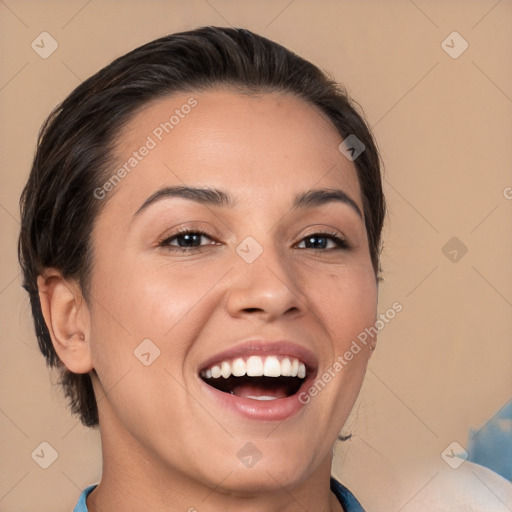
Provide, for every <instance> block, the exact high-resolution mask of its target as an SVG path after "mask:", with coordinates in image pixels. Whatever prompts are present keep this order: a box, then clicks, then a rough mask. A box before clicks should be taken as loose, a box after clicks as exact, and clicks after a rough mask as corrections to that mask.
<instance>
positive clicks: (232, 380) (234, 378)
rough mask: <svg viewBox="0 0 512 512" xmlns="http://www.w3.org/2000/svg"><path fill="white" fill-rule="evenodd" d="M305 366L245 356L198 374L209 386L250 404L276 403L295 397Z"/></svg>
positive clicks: (291, 360)
mask: <svg viewBox="0 0 512 512" xmlns="http://www.w3.org/2000/svg"><path fill="white" fill-rule="evenodd" d="M305 377H306V365H305V363H303V362H302V361H300V360H299V359H298V358H296V357H293V356H289V357H286V356H278V355H269V356H264V357H262V356H256V355H253V356H248V357H238V358H236V359H233V360H224V361H221V362H220V363H218V364H214V365H212V366H210V367H208V368H207V369H205V370H203V371H202V372H201V378H202V379H203V380H204V381H205V382H206V383H207V384H208V385H210V386H212V387H214V388H215V389H218V390H219V391H223V392H224V393H230V394H232V395H236V396H239V397H245V398H250V399H253V400H277V399H280V398H286V397H289V396H292V395H294V394H295V393H297V391H298V390H299V388H300V387H301V384H302V382H303V381H304V379H305Z"/></svg>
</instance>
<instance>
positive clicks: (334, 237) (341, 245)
mask: <svg viewBox="0 0 512 512" xmlns="http://www.w3.org/2000/svg"><path fill="white" fill-rule="evenodd" d="M186 235H199V236H204V237H206V238H209V239H210V240H211V242H210V243H208V244H203V245H200V246H198V247H180V246H176V245H170V242H172V241H175V240H177V239H178V238H180V237H182V236H186ZM308 238H309V239H311V238H327V239H328V240H331V241H332V242H333V243H334V244H335V245H336V247H331V248H330V249H315V248H311V247H304V248H301V249H309V250H314V251H332V250H336V249H337V250H339V249H345V250H346V249H350V245H349V244H348V242H347V241H346V240H345V239H344V238H342V237H340V236H339V235H338V234H336V233H328V232H315V233H311V234H308V235H306V236H304V237H303V238H302V239H301V240H300V242H299V243H302V242H304V241H305V240H307V239H308ZM217 244H218V242H216V241H215V240H214V239H213V237H212V236H211V235H210V234H209V233H208V232H206V231H203V230H202V229H188V228H187V229H183V230H180V231H178V232H177V233H175V234H173V235H171V236H169V237H166V238H164V239H163V240H161V241H160V242H159V243H158V245H159V247H163V248H165V249H167V250H169V251H179V252H191V251H194V250H200V249H202V248H203V247H205V246H207V245H217Z"/></svg>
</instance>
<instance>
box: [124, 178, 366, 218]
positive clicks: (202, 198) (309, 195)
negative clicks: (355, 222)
mask: <svg viewBox="0 0 512 512" xmlns="http://www.w3.org/2000/svg"><path fill="white" fill-rule="evenodd" d="M171 197H179V198H182V199H189V200H191V201H195V202H197V203H200V204H204V205H208V206H232V205H233V204H234V203H235V201H234V200H233V199H232V198H231V197H230V196H229V195H228V194H227V193H226V192H224V191H222V190H219V189H216V188H203V187H200V188H199V187H187V186H174V187H163V188H161V189H159V190H157V191H156V192H154V193H153V194H151V195H150V196H149V197H148V198H147V199H146V200H145V201H144V203H143V204H142V205H141V206H140V208H139V209H138V210H137V211H136V212H135V213H134V215H133V217H137V216H138V215H140V214H141V213H142V212H143V211H144V210H146V209H147V208H148V207H149V206H150V205H152V204H154V203H156V202H158V201H161V200H163V199H167V198H171ZM336 201H337V202H341V203H344V204H347V205H348V206H350V207H351V208H352V209H353V210H354V211H355V212H356V213H357V215H358V216H359V217H360V218H361V219H362V218H363V214H362V212H361V210H360V208H359V206H358V205H357V203H356V202H355V201H354V200H353V199H352V198H351V197H350V196H349V195H348V194H347V193H346V192H344V191H343V190H340V189H332V188H318V189H313V190H308V191H307V192H303V193H302V194H299V195H297V196H296V197H295V199H294V201H293V209H298V208H312V207H315V206H322V205H324V204H328V203H331V202H336Z"/></svg>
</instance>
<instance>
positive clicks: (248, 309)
mask: <svg viewBox="0 0 512 512" xmlns="http://www.w3.org/2000/svg"><path fill="white" fill-rule="evenodd" d="M244 311H246V312H247V313H256V311H263V310H262V309H260V308H245V309H244Z"/></svg>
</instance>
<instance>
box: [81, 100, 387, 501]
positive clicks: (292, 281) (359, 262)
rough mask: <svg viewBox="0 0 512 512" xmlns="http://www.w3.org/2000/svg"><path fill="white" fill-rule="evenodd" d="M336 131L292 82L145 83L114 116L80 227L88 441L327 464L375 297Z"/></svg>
mask: <svg viewBox="0 0 512 512" xmlns="http://www.w3.org/2000/svg"><path fill="white" fill-rule="evenodd" d="M187 105H188V107H187ZM174 114H176V115H175V116H174V118H173V119H171V120H170V118H171V116H172V115H174ZM169 120H170V121H169ZM166 122H167V123H168V124H167V125H166V124H165V123H166ZM340 142H341V137H340V135H339V134H338V133H337V132H336V130H335V129H334V127H333V126H332V125H331V123H330V122H329V121H328V120H327V119H326V118H325V117H324V116H323V114H321V113H320V112H319V111H317V109H316V108H315V107H314V106H311V105H309V104H307V103H306V102H304V101H303V100H301V99H298V98H296V97H293V96H291V95H284V94H277V93H272V94H262V95H247V94H240V93H236V92H230V91H227V90H212V91H209V92H200V93H195V94H180V95H173V96H172V97H169V98H165V99H160V100H158V102H155V103H152V104H151V105H149V106H147V107H146V108H145V109H144V110H143V111H141V112H139V113H138V114H137V116H136V117H135V118H134V119H133V120H132V122H131V123H130V124H129V125H128V126H127V127H126V128H125V129H124V130H123V132H122V134H121V135H120V137H119V141H118V146H117V164H118V165H117V167H116V168H115V172H117V175H116V176H117V178H119V179H117V180H112V181H111V182H110V186H109V185H108V184H107V185H105V187H103V188H102V190H103V191H104V192H105V193H104V195H105V197H104V198H103V199H101V197H102V195H103V192H101V191H98V194H97V195H98V197H100V199H98V200H103V201H105V205H104V207H103V208H102V211H101V213H100V214H99V216H98V218H97V220H96V223H95V226H94V230H93V235H92V245H93V250H94V264H93V271H92V276H91V279H92V280H91V300H90V319H91V333H90V338H91V350H92V358H93V365H94V368H95V370H96V373H97V375H98V379H95V381H94V386H95V391H96V393H97V395H99V400H98V406H99V411H100V423H101V424H102V425H103V426H104V427H102V436H103V442H104V443H110V445H111V446H116V447H117V448H119V449H120V448H122V451H123V453H128V454H130V456H131V457H132V458H138V457H140V458H141V460H142V459H143V460H145V461H148V460H150V461H151V466H152V467H159V468H160V469H164V470H166V471H169V472H171V473H175V474H177V475H178V474H179V475H182V476H183V475H184V476H185V477H188V478H191V479H195V480H196V481H201V482H205V483H207V484H208V485H211V486H217V485H218V483H219V481H223V482H222V484H221V487H224V488H226V489H229V488H231V489H238V490H239V491H243V490H244V489H245V490H247V491H250V490H251V489H255V488H257V489H260V490H261V489H263V488H266V487H268V488H272V487H276V486H277V485H278V484H277V481H279V484H280V485H283V484H285V483H289V484H293V483H297V482H300V481H304V480H305V479H306V478H308V476H310V475H312V474H313V473H314V472H315V471H316V470H318V469H319V468H320V467H329V469H330V463H331V458H330V456H331V450H332V445H333V443H334V441H335V439H336V436H337V434H338V432H339V430H340V429H341V427H342V426H343V424H344V422H345V420H346V419H347V416H348V414H349V412H350V410H351V408H352V406H353V404H354V401H355V399H356V397H357V394H358V391H359V389H360V386H361V383H362V379H363V376H364V372H365V369H366V365H367V361H368V358H369V355H370V349H369V345H364V344H363V345H361V344H359V345H360V346H359V351H356V350H355V349H354V348H353V347H354V344H353V342H354V340H357V336H358V335H359V334H360V333H361V332H362V331H364V329H365V328H366V327H369V326H371V325H373V324H374V322H375V316H376V302H377V289H376V279H375V274H374V270H373V267H372V263H371V259H370V252H369V247H368V241H367V235H366V230H365V224H364V218H363V214H362V211H363V205H362V198H361V191H360V186H359V183H358V179H357V174H356V170H355V167H354V165H353V163H352V162H350V161H349V160H347V159H346V158H345V157H344V156H343V155H342V153H341V152H340V151H339V149H338V146H339V144H340ZM141 147H146V148H147V149H146V150H144V149H140V148H141ZM123 166H124V170H125V172H121V171H119V169H122V168H123ZM118 171H119V172H118ZM351 347H352V349H351ZM347 352H351V353H352V357H350V355H348V354H347ZM336 363H338V364H336ZM272 476H275V478H272Z"/></svg>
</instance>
